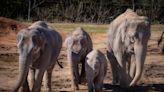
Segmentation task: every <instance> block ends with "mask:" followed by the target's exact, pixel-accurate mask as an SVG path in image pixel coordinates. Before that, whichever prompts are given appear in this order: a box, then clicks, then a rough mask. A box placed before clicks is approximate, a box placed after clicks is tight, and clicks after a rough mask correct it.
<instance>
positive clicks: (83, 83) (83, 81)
mask: <svg viewBox="0 0 164 92" xmlns="http://www.w3.org/2000/svg"><path fill="white" fill-rule="evenodd" d="M86 83H87V80H86V79H84V78H82V79H80V82H79V84H82V85H85V84H86Z"/></svg>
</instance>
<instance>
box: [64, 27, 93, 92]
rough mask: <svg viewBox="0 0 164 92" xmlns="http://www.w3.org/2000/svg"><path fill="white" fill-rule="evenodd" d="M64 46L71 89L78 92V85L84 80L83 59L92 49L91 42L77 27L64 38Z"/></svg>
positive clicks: (82, 30)
mask: <svg viewBox="0 0 164 92" xmlns="http://www.w3.org/2000/svg"><path fill="white" fill-rule="evenodd" d="M65 45H66V48H67V58H68V61H69V63H70V66H71V76H72V87H73V90H74V89H76V90H78V89H79V86H78V84H80V83H81V82H82V81H84V80H86V79H85V77H86V76H85V75H86V74H85V58H86V55H87V54H88V53H89V52H90V51H91V50H92V48H93V46H92V40H91V38H90V36H89V34H88V33H87V32H86V31H84V29H83V28H81V27H78V28H76V29H75V31H73V32H72V34H70V35H69V36H68V37H67V38H66V40H65ZM79 63H81V64H82V65H81V70H80V71H81V75H80V74H79ZM75 86H76V88H75Z"/></svg>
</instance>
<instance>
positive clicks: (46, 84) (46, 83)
mask: <svg viewBox="0 0 164 92" xmlns="http://www.w3.org/2000/svg"><path fill="white" fill-rule="evenodd" d="M53 68H54V66H52V67H50V68H49V69H48V70H47V71H45V73H44V77H43V78H44V91H45V92H50V91H51V79H52V71H53Z"/></svg>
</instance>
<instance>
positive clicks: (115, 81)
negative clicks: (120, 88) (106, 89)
mask: <svg viewBox="0 0 164 92" xmlns="http://www.w3.org/2000/svg"><path fill="white" fill-rule="evenodd" d="M119 84H120V83H119V81H117V80H113V81H112V85H119Z"/></svg>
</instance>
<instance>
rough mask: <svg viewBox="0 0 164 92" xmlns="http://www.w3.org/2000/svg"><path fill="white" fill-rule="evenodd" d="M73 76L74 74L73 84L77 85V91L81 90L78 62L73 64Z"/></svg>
mask: <svg viewBox="0 0 164 92" xmlns="http://www.w3.org/2000/svg"><path fill="white" fill-rule="evenodd" d="M72 63H73V64H72V68H73V69H72V74H73V83H74V85H75V87H76V88H75V89H76V90H79V85H78V84H79V67H78V62H72Z"/></svg>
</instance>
